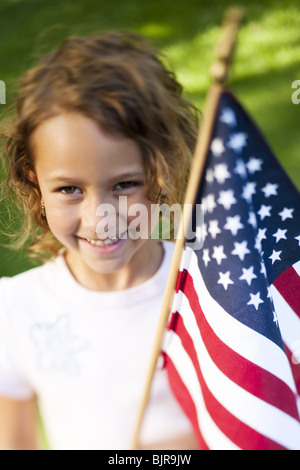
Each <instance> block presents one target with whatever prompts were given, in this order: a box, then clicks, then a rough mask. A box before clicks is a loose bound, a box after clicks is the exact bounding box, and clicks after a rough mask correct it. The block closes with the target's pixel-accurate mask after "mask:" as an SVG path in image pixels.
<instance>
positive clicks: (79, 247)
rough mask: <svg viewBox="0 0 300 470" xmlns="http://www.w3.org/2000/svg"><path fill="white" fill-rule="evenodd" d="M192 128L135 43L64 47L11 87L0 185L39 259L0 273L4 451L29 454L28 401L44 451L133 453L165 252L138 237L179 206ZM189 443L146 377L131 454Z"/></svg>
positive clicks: (105, 39)
mask: <svg viewBox="0 0 300 470" xmlns="http://www.w3.org/2000/svg"><path fill="white" fill-rule="evenodd" d="M196 134H197V118H196V113H195V110H194V108H193V106H192V105H191V104H189V103H188V102H187V101H186V100H185V99H184V98H183V97H182V89H181V86H180V85H179V84H178V83H177V81H176V79H175V77H174V75H173V74H172V73H170V72H169V71H167V70H166V69H165V67H164V66H163V64H162V61H161V60H160V59H159V58H158V56H157V53H156V51H155V50H154V49H153V48H152V47H151V46H150V45H148V44H147V43H146V42H145V41H144V40H143V39H142V38H140V37H139V36H137V35H133V34H122V33H107V34H104V35H102V36H96V37H87V38H78V37H75V38H74V37H72V38H69V39H67V40H66V41H64V43H63V44H62V45H61V47H59V48H58V49H57V50H55V51H54V52H52V53H50V54H48V55H46V56H45V57H43V58H42V60H41V61H40V63H39V64H38V65H37V66H36V67H35V68H33V69H32V70H30V71H29V72H28V73H27V74H26V75H25V76H24V77H23V78H22V80H21V86H20V91H19V95H18V98H17V115H16V118H15V120H14V122H13V123H12V125H11V127H10V129H8V130H7V131H6V132H5V137H6V144H5V155H6V157H7V160H8V164H9V172H8V178H7V187H8V189H9V190H10V191H11V192H13V193H14V194H15V195H16V196H17V200H18V201H19V204H20V207H21V208H22V212H23V216H24V220H23V230H22V236H21V237H20V242H19V245H23V244H24V243H25V242H26V241H28V240H30V245H29V249H30V251H31V254H33V255H35V256H37V257H43V259H44V258H45V255H46V256H47V255H48V258H49V254H50V255H51V259H50V260H49V259H48V260H47V261H46V262H45V263H44V264H43V265H42V266H40V267H37V268H33V269H31V270H29V271H27V272H25V273H22V274H19V275H17V276H15V277H13V278H2V279H1V280H0V395H1V398H0V447H1V448H3V449H24V448H25V449H26V448H27V449H28V448H36V443H35V402H36V400H37V402H38V406H39V409H40V412H41V415H42V419H43V424H44V427H45V430H46V434H47V438H48V441H49V445H50V447H51V448H52V449H128V448H130V445H131V440H132V436H133V432H134V426H135V423H136V417H137V411H138V408H139V404H140V400H141V397H142V393H143V388H144V384H145V378H146V375H145V374H146V372H147V368H148V362H149V358H150V354H151V349H152V345H153V340H154V334H155V330H156V325H157V321H158V316H159V313H160V307H161V302H162V298H163V294H164V289H165V285H166V280H167V277H168V271H169V267H170V263H171V259H172V254H173V247H174V244H173V243H172V242H170V241H163V242H162V241H159V240H157V239H156V240H154V239H151V237H150V235H151V230H152V229H153V227H152V226H151V217H150V215H151V207H152V204H154V203H155V204H156V203H162V202H166V203H168V204H170V205H171V204H173V203H174V202H180V203H182V200H183V194H184V190H185V185H186V181H187V176H188V172H189V165H190V160H191V156H192V153H193V149H194V145H195V140H196ZM120 202H122V204H121V203H120ZM124 202H126V204H124ZM137 207H138V208H140V215H141V214H142V213H143V214H144V215H142V216H141V217H140V218H139V219H138V221H139V223H138V224H137V222H136V217H137V210H136V208H137ZM107 208H111V214H112V215H114V216H115V217H110V219H105V214H106V212H107ZM142 208H144V209H145V210H141V209H142ZM104 209H105V210H104ZM105 211H106V212H105ZM145 214H146V215H145ZM102 222H103V223H102ZM105 225H107V226H109V227H108V229H107V227H106V228H105ZM137 225H143V226H144V227H148V228H147V230H146V231H147V236H138V233H139V227H137ZM134 228H135V230H134ZM143 233H144V234H145V230H144V231H143ZM191 436H192V435H191V429H190V425H189V423H188V422H187V419H186V418H185V416H184V415H183V413H182V412H181V410H180V408H179V406H178V405H177V403H176V402H175V401H174V399H173V398H172V394H171V392H170V390H169V387H168V383H167V379H166V375H165V371H164V370H163V369H161V370H157V373H156V377H155V380H154V385H153V389H152V393H151V399H150V403H149V406H148V410H147V414H146V418H145V423H144V426H143V430H142V433H141V445H142V447H144V448H147V447H148V448H165V449H167V448H179V449H184V448H186V449H188V448H191V446H193V445H194V443H193V438H192V437H191Z"/></svg>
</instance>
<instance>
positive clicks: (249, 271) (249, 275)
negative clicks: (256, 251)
mask: <svg viewBox="0 0 300 470" xmlns="http://www.w3.org/2000/svg"><path fill="white" fill-rule="evenodd" d="M242 270H243V274H242V275H241V276H240V277H239V279H240V280H244V281H246V282H247V284H248V286H251V282H252V280H253V279H256V278H257V276H256V274H254V272H253V271H254V267H253V266H250V268H242Z"/></svg>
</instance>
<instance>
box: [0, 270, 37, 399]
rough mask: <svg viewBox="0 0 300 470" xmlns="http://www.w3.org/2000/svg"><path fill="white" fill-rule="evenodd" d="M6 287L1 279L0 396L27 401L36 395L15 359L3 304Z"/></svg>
mask: <svg viewBox="0 0 300 470" xmlns="http://www.w3.org/2000/svg"><path fill="white" fill-rule="evenodd" d="M4 286H5V282H3V279H0V395H3V396H5V397H8V398H11V399H15V400H26V399H29V398H31V397H32V396H33V395H34V393H33V390H32V388H31V387H30V385H29V384H28V383H27V381H26V379H25V378H24V376H23V375H22V373H21V371H20V370H19V368H18V366H17V364H16V360H15V359H14V345H13V342H12V341H11V339H12V334H11V331H9V328H8V325H7V321H6V315H8V313H7V312H6V311H5V310H6V309H5V306H4V302H3V288H4Z"/></svg>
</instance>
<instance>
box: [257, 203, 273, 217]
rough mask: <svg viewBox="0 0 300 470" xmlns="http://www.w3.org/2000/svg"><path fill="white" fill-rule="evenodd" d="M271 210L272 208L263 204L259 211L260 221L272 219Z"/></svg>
mask: <svg viewBox="0 0 300 470" xmlns="http://www.w3.org/2000/svg"><path fill="white" fill-rule="evenodd" d="M271 209H272V206H265V205H264V204H262V205H261V207H260V209H259V211H258V212H257V213H258V214H259V216H260V220H264V218H265V217H271V214H270V211H271Z"/></svg>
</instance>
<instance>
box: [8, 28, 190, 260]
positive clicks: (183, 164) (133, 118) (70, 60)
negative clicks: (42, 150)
mask: <svg viewBox="0 0 300 470" xmlns="http://www.w3.org/2000/svg"><path fill="white" fill-rule="evenodd" d="M61 110H66V111H69V110H71V111H77V112H80V113H82V114H84V115H86V116H88V117H90V118H92V119H93V120H95V121H96V122H97V123H98V125H99V126H100V128H101V129H103V130H105V131H107V132H108V133H110V134H116V135H121V136H126V137H129V138H131V139H134V140H135V141H136V142H137V144H138V145H139V147H140V150H141V154H142V158H143V165H144V169H145V175H146V188H147V194H148V195H149V197H151V192H153V188H157V189H159V188H160V189H161V190H162V191H161V192H162V194H167V196H163V198H164V200H163V201H162V202H167V203H169V204H170V205H171V204H173V203H174V202H177V203H178V202H179V203H183V197H184V192H185V188H186V183H187V179H188V174H189V170H190V163H191V158H192V154H193V151H194V148H195V143H196V138H197V131H198V111H197V109H196V108H195V107H194V106H193V105H192V104H191V103H190V102H189V101H188V100H186V99H185V98H184V97H183V89H182V86H181V85H180V84H179V83H178V81H177V80H176V78H175V75H174V73H173V72H171V71H169V70H168V69H167V68H166V67H165V66H164V64H163V56H162V55H160V54H159V53H158V52H157V51H156V49H155V48H154V47H153V46H152V45H150V44H149V43H148V42H147V41H145V40H144V39H143V38H142V37H141V36H140V35H137V34H133V33H123V32H110V33H104V34H102V35H96V36H88V37H70V38H68V39H66V40H65V41H64V42H63V43H62V45H61V46H60V47H59V48H58V49H56V50H54V51H52V52H50V53H48V54H46V55H44V56H43V57H42V58H41V59H40V62H39V63H38V64H37V65H36V66H35V67H34V68H32V69H30V70H29V71H28V72H27V73H26V74H25V75H24V76H23V77H22V78H21V80H20V87H19V91H18V94H17V97H16V116H15V117H14V119H13V120H12V122H11V124H10V125H9V126H8V127H7V128H6V129H5V131H4V132H3V133H2V137H4V139H5V142H4V157H5V158H6V160H7V162H8V173H7V179H6V189H7V191H8V193H14V194H15V195H16V196H17V198H16V200H17V201H18V203H19V207H20V209H21V212H22V214H23V228H22V230H21V233H19V237H18V242H17V243H16V244H15V246H16V247H20V246H23V245H24V244H25V243H26V242H28V240H30V244H29V245H28V248H29V251H30V253H31V255H32V256H34V255H36V256H39V255H40V254H41V253H42V252H48V253H51V254H52V255H56V254H57V252H58V250H59V248H60V246H61V245H60V244H59V243H58V241H57V240H56V239H55V238H54V236H52V234H51V233H50V229H49V227H48V224H47V220H46V219H45V218H44V217H43V216H42V214H41V193H40V190H39V187H38V185H37V183H36V180H35V178H33V177H32V175H33V174H34V152H33V149H32V146H31V140H30V137H31V135H32V133H33V131H34V130H35V129H36V128H37V126H39V124H41V122H43V121H44V120H46V119H48V118H49V117H51V116H53V115H55V114H57V113H58V112H61Z"/></svg>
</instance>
